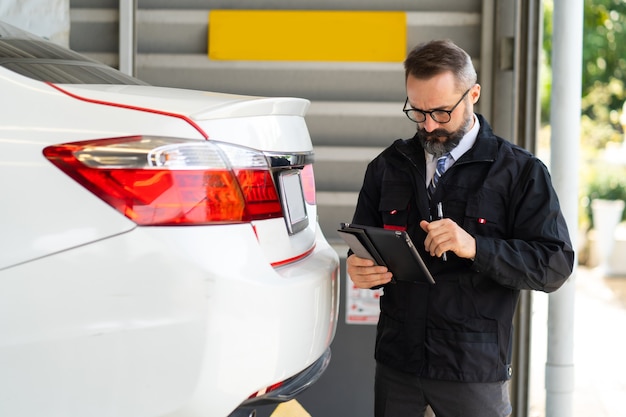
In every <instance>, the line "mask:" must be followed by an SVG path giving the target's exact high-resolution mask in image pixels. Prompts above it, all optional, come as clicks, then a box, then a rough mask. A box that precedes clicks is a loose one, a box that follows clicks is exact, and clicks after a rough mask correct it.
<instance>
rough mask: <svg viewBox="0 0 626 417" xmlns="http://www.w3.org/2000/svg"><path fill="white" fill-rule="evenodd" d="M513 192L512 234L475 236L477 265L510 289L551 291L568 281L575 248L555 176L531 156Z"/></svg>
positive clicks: (477, 268)
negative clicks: (498, 237) (559, 198)
mask: <svg viewBox="0 0 626 417" xmlns="http://www.w3.org/2000/svg"><path fill="white" fill-rule="evenodd" d="M517 184H518V185H517V186H515V187H514V188H513V189H512V191H511V204H510V205H509V218H510V221H509V223H510V225H509V227H508V229H509V232H510V235H511V236H510V238H507V239H497V238H491V237H485V236H474V237H475V239H476V257H475V260H474V263H473V265H472V268H473V269H474V270H476V271H480V272H481V273H484V274H487V275H488V276H490V277H491V278H492V279H493V280H495V281H496V282H498V283H499V284H501V285H504V286H506V287H510V288H515V289H530V290H540V291H544V292H552V291H555V290H557V289H558V288H559V287H560V286H561V285H563V283H564V282H565V281H566V280H567V278H568V277H569V276H570V274H571V273H572V270H573V266H574V250H573V249H572V243H571V241H570V237H569V233H568V230H567V224H566V222H565V218H564V217H563V214H562V212H561V209H560V205H559V201H558V197H557V195H556V192H555V190H554V188H553V187H552V183H551V179H550V174H549V173H548V170H547V168H546V167H545V165H544V164H543V163H541V161H539V160H538V159H536V158H531V159H530V160H529V162H528V163H527V165H526V167H525V169H524V172H523V173H522V175H521V176H520V181H518V182H517Z"/></svg>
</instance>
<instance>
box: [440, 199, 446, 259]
mask: <svg viewBox="0 0 626 417" xmlns="http://www.w3.org/2000/svg"><path fill="white" fill-rule="evenodd" d="M437 217H439V220H441V219H443V204H441V201H440V202H438V203H437ZM441 259H443V261H444V262H445V261H447V260H448V256H447V255H446V253H445V252H444V253H443V254H442V255H441Z"/></svg>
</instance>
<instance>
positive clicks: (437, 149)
mask: <svg viewBox="0 0 626 417" xmlns="http://www.w3.org/2000/svg"><path fill="white" fill-rule="evenodd" d="M476 88H477V86H474V87H472V88H471V89H470V90H469V91H468V94H467V95H466V96H465V95H463V93H459V92H458V90H457V89H456V83H455V79H454V77H453V76H452V74H451V73H444V74H441V75H438V76H435V77H433V78H431V79H428V80H420V79H416V78H413V77H411V76H409V77H408V79H407V96H408V101H409V102H408V106H410V107H413V108H415V109H419V110H423V111H426V112H430V111H433V110H446V111H452V112H451V113H450V121H449V122H447V123H438V122H436V121H435V120H433V118H432V117H431V114H428V113H427V114H426V120H424V121H423V122H421V123H417V139H418V140H419V141H420V143H421V144H422V146H423V147H424V149H425V150H426V151H427V152H428V153H430V154H433V155H435V156H436V157H439V156H441V155H443V154H445V153H446V152H450V151H451V150H452V149H454V148H455V147H456V146H457V145H458V144H459V142H460V141H461V139H462V138H463V136H465V134H466V133H467V132H468V131H469V130H470V129H471V128H472V126H473V123H474V117H473V113H474V108H473V100H475V98H477V94H478V92H477V91H476V90H475V89H476ZM456 103H458V105H456V107H454V106H455V104H456Z"/></svg>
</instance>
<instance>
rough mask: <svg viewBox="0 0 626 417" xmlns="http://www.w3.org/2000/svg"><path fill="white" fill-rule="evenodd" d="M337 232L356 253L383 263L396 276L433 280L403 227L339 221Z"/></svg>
mask: <svg viewBox="0 0 626 417" xmlns="http://www.w3.org/2000/svg"><path fill="white" fill-rule="evenodd" d="M337 232H338V233H339V235H340V236H341V237H342V238H343V239H344V241H345V242H346V243H347V244H348V245H349V246H350V249H352V252H354V253H355V254H356V255H357V256H358V257H361V258H367V259H371V260H373V261H374V262H376V264H377V265H383V266H386V267H387V268H389V270H390V271H391V272H392V273H393V276H394V278H395V279H396V280H398V281H409V282H419V281H426V282H428V283H430V284H434V283H435V279H434V278H433V276H432V274H431V273H430V271H429V270H428V267H427V266H426V264H425V263H424V260H423V259H422V257H421V256H420V254H419V252H418V251H417V249H416V248H415V245H414V244H413V241H412V240H411V237H410V236H409V234H408V233H407V232H406V231H399V230H388V229H383V228H381V227H373V226H362V225H357V224H348V223H342V224H341V228H340V229H338V230H337ZM348 236H352V237H348ZM353 245H354V246H353ZM359 253H360V254H361V255H360V254H359Z"/></svg>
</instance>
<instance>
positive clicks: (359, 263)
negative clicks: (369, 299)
mask: <svg viewBox="0 0 626 417" xmlns="http://www.w3.org/2000/svg"><path fill="white" fill-rule="evenodd" d="M346 268H347V270H348V275H349V276H350V279H351V280H352V282H353V283H354V285H355V286H356V287H358V288H372V287H376V286H379V285H385V284H387V283H389V282H390V281H391V277H392V276H393V275H392V274H391V272H390V271H389V270H388V269H387V267H386V266H378V265H376V264H375V263H374V261H372V260H370V259H365V258H359V257H358V256H356V255H354V254H352V255H350V256H348V259H346Z"/></svg>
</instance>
